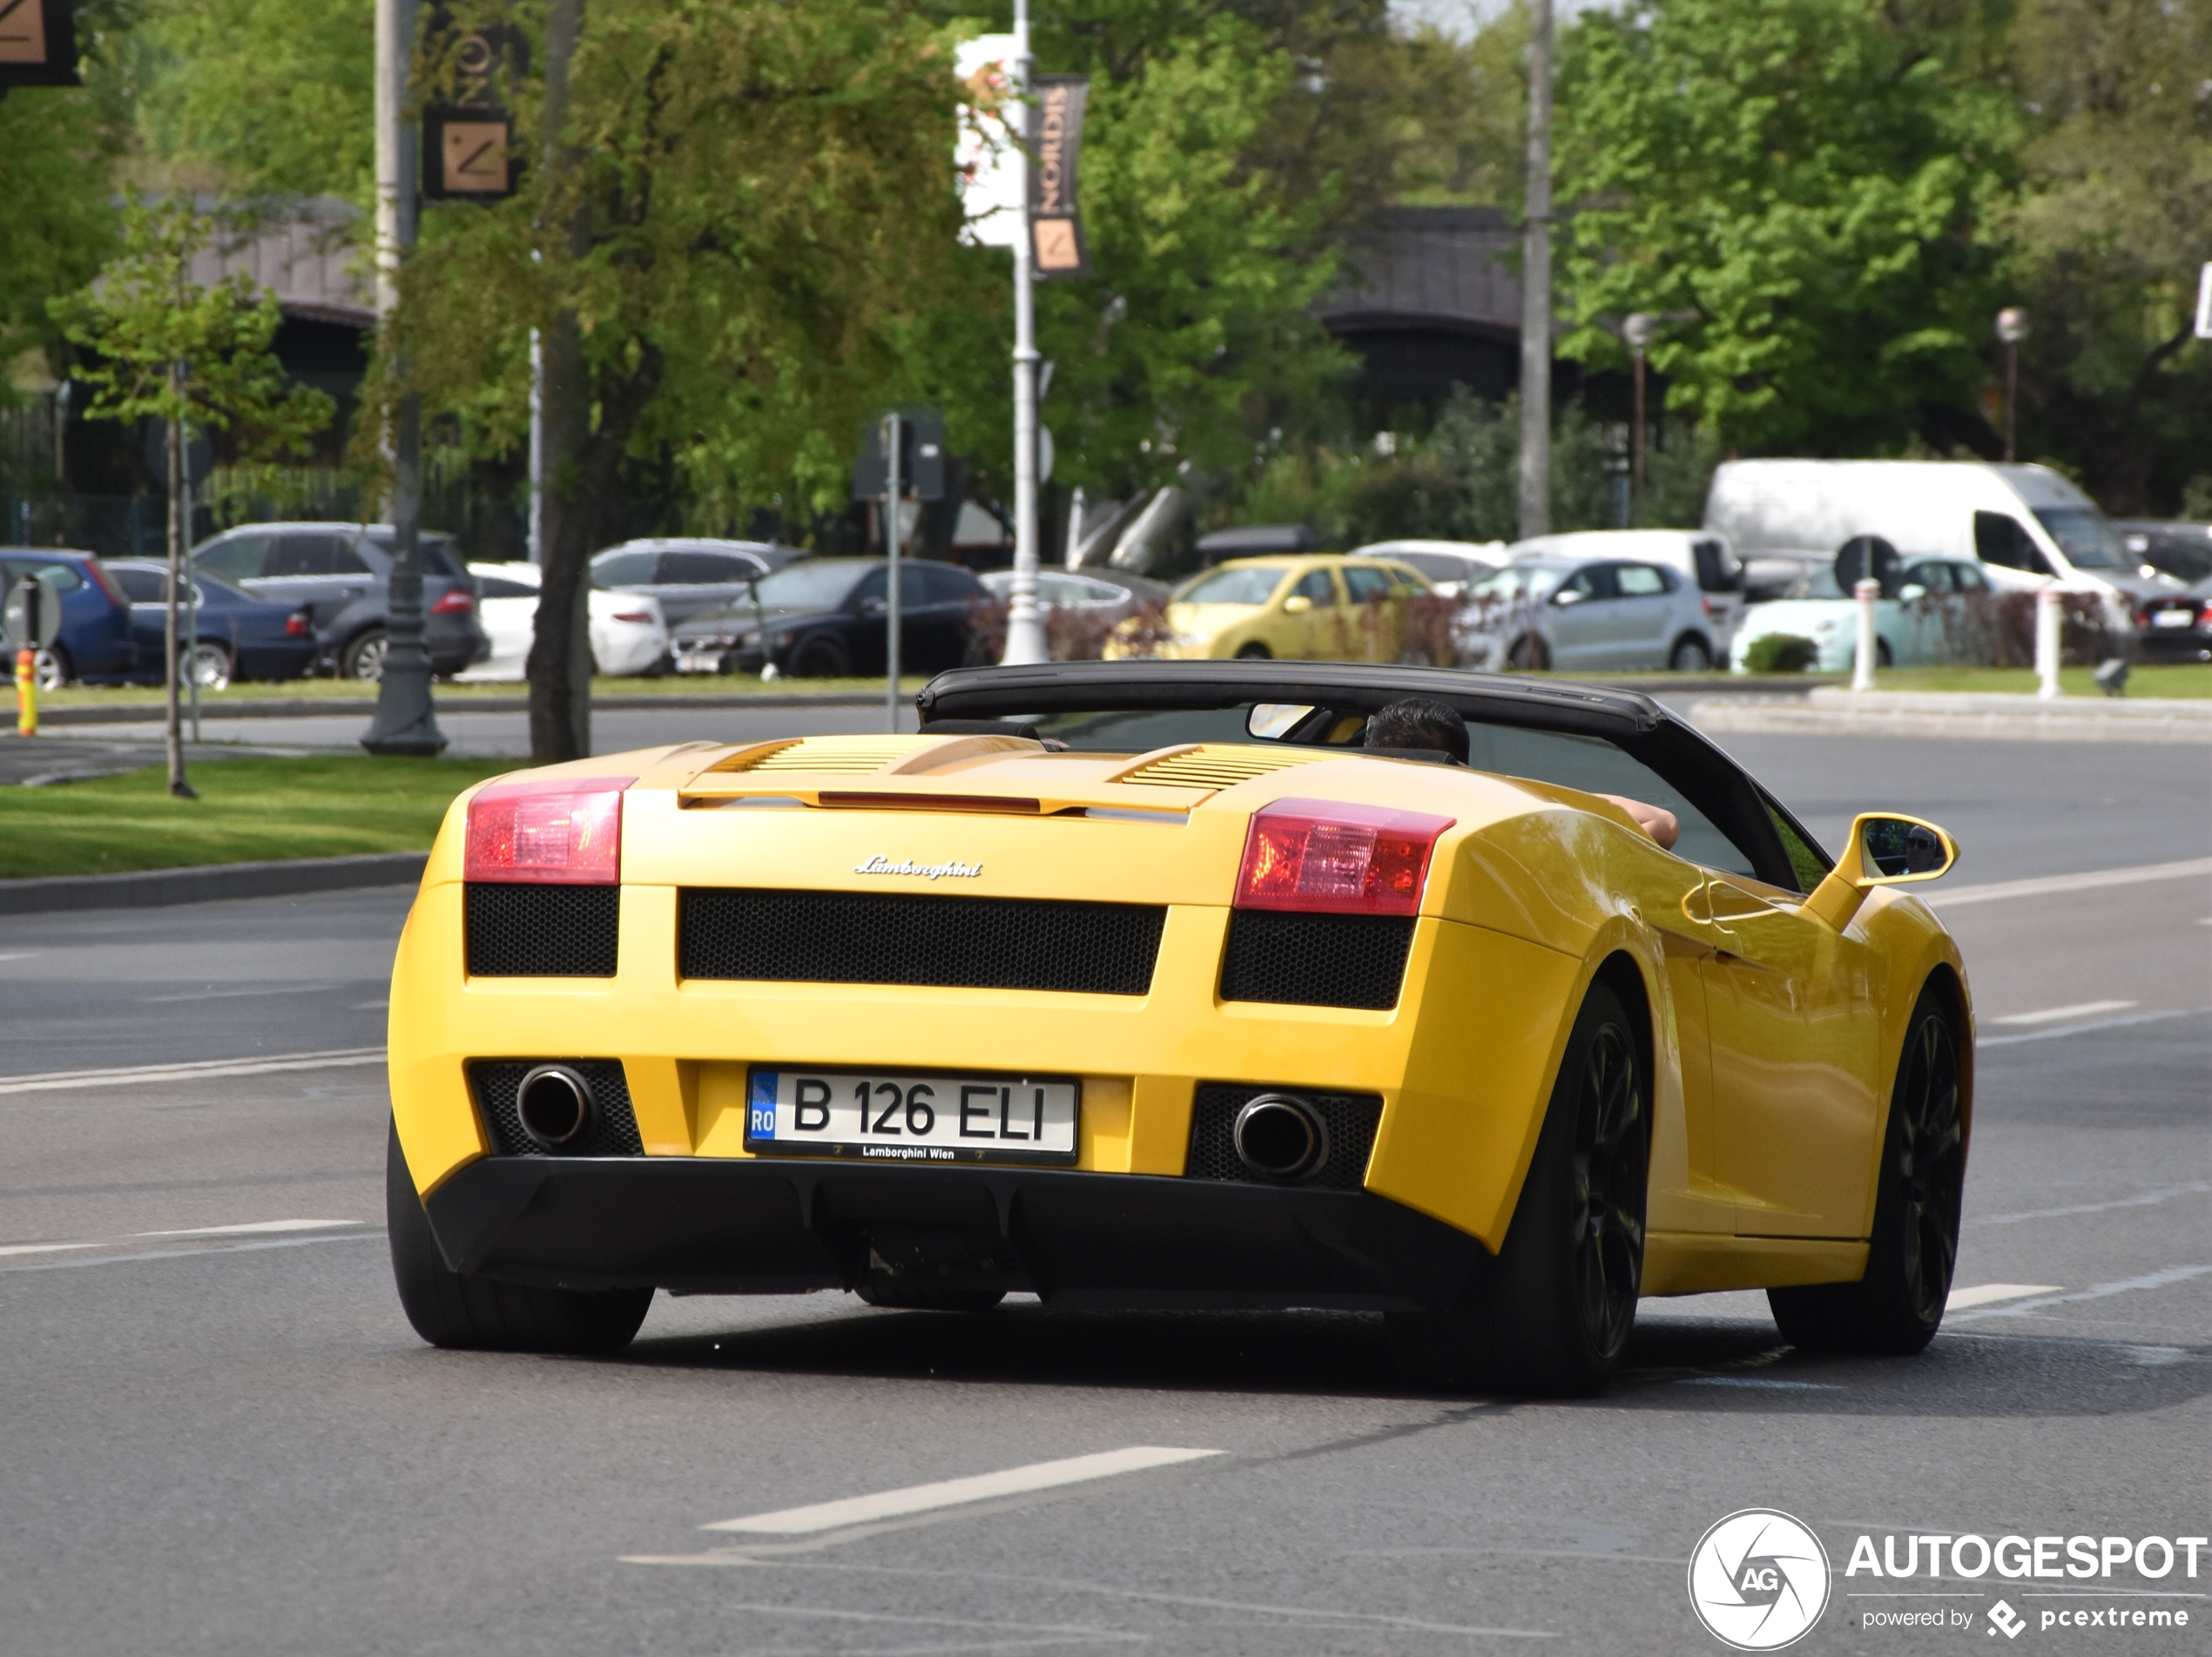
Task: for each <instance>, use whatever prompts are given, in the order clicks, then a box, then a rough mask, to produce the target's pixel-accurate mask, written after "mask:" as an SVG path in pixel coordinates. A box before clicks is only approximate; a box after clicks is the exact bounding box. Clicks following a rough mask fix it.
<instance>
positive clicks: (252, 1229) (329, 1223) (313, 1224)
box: [131, 1220, 367, 1239]
mask: <svg viewBox="0 0 2212 1657" xmlns="http://www.w3.org/2000/svg"><path fill="white" fill-rule="evenodd" d="M366 1223H367V1222H365V1221H361V1220H254V1221H252V1222H250V1223H246V1224H245V1225H196V1226H193V1227H192V1228H191V1229H189V1230H185V1231H133V1232H132V1234H131V1236H132V1238H133V1239H136V1238H138V1237H243V1236H252V1235H253V1234H254V1233H256V1232H260V1231H330V1230H334V1229H336V1228H338V1227H339V1226H341V1225H362V1224H366Z"/></svg>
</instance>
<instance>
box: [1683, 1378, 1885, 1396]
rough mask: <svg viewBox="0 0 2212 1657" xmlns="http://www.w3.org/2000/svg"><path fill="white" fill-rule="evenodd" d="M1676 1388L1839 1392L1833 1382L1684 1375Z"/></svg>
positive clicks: (1838, 1387)
mask: <svg viewBox="0 0 2212 1657" xmlns="http://www.w3.org/2000/svg"><path fill="white" fill-rule="evenodd" d="M1675 1384H1676V1386H1748V1387H1757V1388H1758V1389H1759V1390H1760V1391H1765V1392H1841V1391H1844V1388H1843V1387H1841V1386H1839V1385H1838V1384H1836V1383H1835V1382H1833V1381H1775V1380H1769V1379H1767V1378H1766V1377H1764V1376H1755V1375H1685V1376H1683V1377H1682V1379H1680V1380H1679V1381H1676V1383H1675Z"/></svg>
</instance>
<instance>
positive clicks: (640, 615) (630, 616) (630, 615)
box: [615, 610, 658, 623]
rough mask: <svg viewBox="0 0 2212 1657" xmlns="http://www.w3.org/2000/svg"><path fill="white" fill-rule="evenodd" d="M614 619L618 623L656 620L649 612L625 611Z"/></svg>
mask: <svg viewBox="0 0 2212 1657" xmlns="http://www.w3.org/2000/svg"><path fill="white" fill-rule="evenodd" d="M615 619H616V620H617V621H618V622H638V623H644V622H651V621H655V620H658V617H657V616H654V614H653V612H652V611H651V610H624V611H622V612H621V613H620V614H618V615H617V616H616V617H615Z"/></svg>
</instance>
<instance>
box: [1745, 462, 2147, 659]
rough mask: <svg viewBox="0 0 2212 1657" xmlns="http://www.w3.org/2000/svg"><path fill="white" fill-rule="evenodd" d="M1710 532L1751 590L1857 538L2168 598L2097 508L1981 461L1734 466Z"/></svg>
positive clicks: (2020, 469) (2025, 575) (2008, 583)
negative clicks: (1776, 569)
mask: <svg viewBox="0 0 2212 1657" xmlns="http://www.w3.org/2000/svg"><path fill="white" fill-rule="evenodd" d="M1705 528H1706V529H1709V530H1710V531H1712V532H1713V533H1715V534H1717V535H1726V536H1727V537H1728V539H1729V541H1730V543H1731V544H1732V545H1733V546H1734V547H1735V549H1736V552H1737V556H1739V557H1740V558H1742V559H1743V561H1744V562H1745V564H1746V565H1747V566H1749V567H1750V572H1751V578H1752V583H1753V585H1754V586H1755V587H1759V586H1766V585H1770V584H1773V583H1772V578H1771V577H1770V576H1769V574H1768V569H1769V568H1770V567H1771V566H1774V565H1777V564H1779V565H1784V566H1792V567H1795V568H1796V569H1797V570H1798V571H1799V572H1800V573H1802V572H1803V571H1804V569H1805V568H1806V567H1807V566H1818V567H1821V568H1825V567H1827V566H1828V565H1829V564H1830V563H1831V562H1832V561H1833V560H1834V558H1835V556H1836V553H1837V551H1838V549H1839V548H1841V547H1842V546H1843V544H1844V542H1846V541H1849V540H1850V539H1851V537H1852V536H1853V535H1879V536H1880V537H1881V538H1882V539H1883V540H1885V541H1886V542H1889V543H1890V544H1891V545H1892V546H1893V547H1895V548H1896V549H1897V550H1898V554H1899V555H1900V556H1902V557H1903V558H1904V559H1905V562H1908V563H1909V562H1912V560H1913V559H1915V558H1925V557H1937V558H1951V559H1958V560H1976V559H1978V560H1979V561H1980V562H1981V563H1982V564H1983V565H1984V566H1986V569H1987V573H1988V576H1989V582H1990V585H1992V586H1993V587H1996V588H2000V589H2006V588H2013V589H2019V588H2036V587H2041V586H2044V585H2047V583H2052V582H2056V583H2058V584H2059V585H2060V586H2061V587H2064V588H2067V589H2070V590H2074V591H2101V592H2102V593H2104V594H2105V595H2106V596H2107V604H2108V605H2109V606H2110V608H2111V609H2112V610H2114V612H2115V614H2116V615H2117V616H2118V617H2119V624H2120V625H2121V626H2122V627H2124V626H2126V625H2127V624H2128V621H2127V618H2128V616H2129V615H2130V614H2131V613H2132V610H2133V606H2132V605H2130V604H2129V603H2127V602H2126V599H2125V598H2123V597H2121V595H2126V596H2128V597H2141V596H2148V594H2150V593H2152V592H2161V591H2165V590H2168V583H2167V582H2166V581H2165V580H2164V579H2163V578H2161V577H2160V576H2157V574H2156V572H2155V571H2150V572H2146V571H2144V570H2143V569H2141V567H2140V565H2139V564H2138V562H2137V561H2136V560H2135V559H2134V557H2133V556H2131V555H2130V554H2129V553H2128V548H2127V544H2126V542H2124V541H2123V540H2122V539H2121V535H2120V533H2119V531H2118V530H2116V529H2114V528H2113V527H2112V525H2111V524H2110V523H2109V522H2107V521H2106V519H2105V515H2104V514H2103V513H2101V512H2100V511H2099V510H2098V509H2097V503H2096V502H2094V501H2092V500H2091V499H2090V498H2089V497H2088V496H2087V495H2084V494H2083V493H2082V492H2081V491H2080V489H2078V488H2075V487H2074V485H2073V484H2072V483H2070V482H2067V480H2066V479H2065V478H2063V477H2061V476H2060V475H2059V474H2058V473H2056V472H2054V471H2052V470H2051V469H2050V468H2048V467H2046V466H1997V465H1992V464H1989V463H1987V462H1985V461H1724V462H1723V464H1722V465H1721V467H1720V468H1719V469H1718V470H1717V471H1716V472H1715V473H1714V474H1713V487H1712V488H1711V490H1710V492H1709V493H1708V494H1707V495H1706V496H1705Z"/></svg>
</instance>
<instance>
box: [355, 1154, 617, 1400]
mask: <svg viewBox="0 0 2212 1657" xmlns="http://www.w3.org/2000/svg"><path fill="white" fill-rule="evenodd" d="M384 1220H385V1225H386V1229H387V1234H388V1237H389V1239H390V1242H391V1246H392V1276H393V1278H394V1280H395V1283H397V1284H398V1287H399V1291H400V1306H401V1310H403V1311H405V1312H406V1313H407V1321H408V1323H410V1324H413V1325H414V1326H415V1333H416V1334H418V1335H420V1336H421V1337H422V1338H423V1339H424V1340H426V1341H428V1342H429V1343H430V1344H431V1345H433V1346H444V1347H452V1348H456V1349H459V1350H461V1351H481V1352H550V1353H563V1354H569V1355H577V1356H581V1355H586V1354H592V1353H608V1352H619V1351H621V1350H622V1349H623V1348H624V1347H625V1346H627V1345H629V1344H630V1343H631V1339H632V1337H635V1336H636V1335H637V1326H638V1325H639V1324H643V1323H644V1321H645V1312H646V1310H647V1309H648V1308H649V1307H650V1306H651V1304H652V1302H653V1291H652V1290H651V1289H610V1290H597V1291H593V1290H577V1289H538V1288H533V1287H530V1286H529V1285H526V1284H523V1283H501V1282H499V1281H498V1280H497V1279H496V1278H491V1277H480V1276H475V1275H474V1274H472V1273H469V1272H460V1271H455V1270H452V1269H451V1268H449V1267H448V1265H447V1264H446V1263H445V1258H444V1256H442V1255H441V1254H440V1253H439V1252H438V1241H437V1238H436V1237H435V1236H433V1235H432V1234H431V1231H430V1219H429V1216H428V1215H426V1214H425V1213H424V1212H423V1211H422V1199H421V1197H419V1196H416V1195H415V1179H414V1176H413V1175H411V1174H409V1173H408V1166H407V1155H406V1153H405V1152H403V1151H402V1150H401V1148H400V1135H399V1128H398V1126H397V1125H396V1124H395V1125H394V1126H393V1128H392V1129H391V1132H390V1138H389V1142H388V1145H387V1147H386V1149H385V1154H384Z"/></svg>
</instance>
